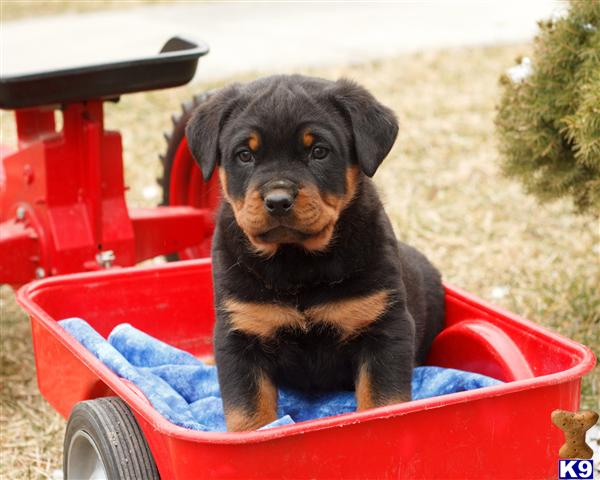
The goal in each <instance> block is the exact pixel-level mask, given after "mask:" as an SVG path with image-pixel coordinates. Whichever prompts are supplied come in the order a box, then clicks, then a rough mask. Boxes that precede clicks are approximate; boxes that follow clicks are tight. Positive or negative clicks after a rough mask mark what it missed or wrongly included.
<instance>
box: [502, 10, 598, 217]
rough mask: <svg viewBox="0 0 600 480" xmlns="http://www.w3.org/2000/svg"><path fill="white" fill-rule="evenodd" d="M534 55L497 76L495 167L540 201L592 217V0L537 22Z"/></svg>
mask: <svg viewBox="0 0 600 480" xmlns="http://www.w3.org/2000/svg"><path fill="white" fill-rule="evenodd" d="M539 25H540V32H539V34H538V36H537V37H536V38H535V41H534V42H535V43H534V53H533V56H532V58H531V60H529V59H522V60H521V61H520V64H519V65H518V66H516V67H513V68H511V69H510V70H509V71H508V73H507V74H506V75H503V76H502V78H501V86H502V99H501V101H500V104H499V106H498V111H497V115H496V126H497V131H498V135H499V139H500V152H501V155H502V162H503V163H502V167H503V171H504V173H505V174H506V175H508V176H510V177H516V178H519V179H521V180H522V181H523V183H524V185H525V187H526V189H527V191H528V192H531V193H533V194H535V195H536V196H537V197H538V198H539V199H541V200H551V199H554V198H558V197H562V196H566V195H570V196H572V197H573V200H574V203H575V206H576V207H577V210H578V211H580V212H591V213H594V214H597V213H599V212H600V0H571V2H570V8H569V11H568V14H567V15H566V16H564V17H563V18H558V19H555V20H551V21H545V22H540V24H539Z"/></svg>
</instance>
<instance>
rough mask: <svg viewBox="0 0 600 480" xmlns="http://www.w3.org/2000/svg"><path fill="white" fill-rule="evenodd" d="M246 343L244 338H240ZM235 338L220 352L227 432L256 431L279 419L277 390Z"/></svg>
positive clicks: (220, 346) (254, 358)
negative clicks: (237, 343)
mask: <svg viewBox="0 0 600 480" xmlns="http://www.w3.org/2000/svg"><path fill="white" fill-rule="evenodd" d="M236 340H237V341H238V342H239V341H242V340H241V339H240V338H238V339H236ZM235 343H236V342H235V341H232V339H231V338H229V339H228V341H226V342H225V344H221V345H219V346H218V348H217V349H216V352H215V353H216V360H217V372H218V375H219V385H220V387H221V397H222V399H223V410H224V412H225V422H226V424H227V430H228V431H230V432H242V431H248V430H256V429H258V428H260V427H264V426H265V425H267V424H269V423H271V422H273V421H275V420H276V419H277V388H276V386H275V384H274V383H273V381H272V380H271V378H270V377H269V375H268V374H267V373H266V372H265V370H264V369H263V368H261V366H260V365H259V363H258V362H257V361H256V356H255V355H252V358H250V357H251V352H252V348H251V347H250V348H248V347H246V348H243V347H242V348H240V347H241V346H240V345H236V344H235Z"/></svg>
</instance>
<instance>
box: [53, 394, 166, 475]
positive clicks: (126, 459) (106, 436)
mask: <svg viewBox="0 0 600 480" xmlns="http://www.w3.org/2000/svg"><path fill="white" fill-rule="evenodd" d="M63 473H64V478H65V480H80V479H112V478H119V479H123V480H137V479H140V478H143V479H145V480H146V479H147V480H158V479H159V478H160V476H159V475H158V470H157V468H156V464H155V463H154V458H152V453H150V449H149V448H148V444H147V443H146V439H145V438H144V434H143V433H142V430H141V429H140V426H139V425H138V423H137V421H136V420H135V417H134V416H133V413H131V410H130V409H129V407H128V406H127V405H126V404H125V402H123V400H121V399H120V398H118V397H107V398H99V399H96V400H87V401H85V402H79V403H78V404H77V405H75V408H73V411H72V412H71V416H70V417H69V422H68V423H67V431H66V433H65V442H64V453H63Z"/></svg>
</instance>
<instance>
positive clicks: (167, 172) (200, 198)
mask: <svg viewBox="0 0 600 480" xmlns="http://www.w3.org/2000/svg"><path fill="white" fill-rule="evenodd" d="M211 94H212V92H208V93H203V94H200V95H196V96H195V97H194V98H193V99H192V100H191V101H189V102H186V103H184V104H183V105H182V106H181V110H182V111H181V114H179V115H173V116H172V117H171V119H172V122H173V129H172V131H171V133H168V134H165V138H166V140H167V152H166V153H165V154H164V155H161V157H160V159H161V162H162V164H163V172H164V173H163V177H162V178H161V179H159V184H160V185H161V186H162V187H163V205H185V206H190V207H195V208H206V209H208V210H210V211H214V210H215V209H216V208H217V205H218V204H219V197H220V190H219V179H218V176H217V175H216V174H215V175H213V176H212V178H211V179H210V180H209V181H208V182H205V181H204V179H203V178H202V172H201V170H200V167H199V166H198V164H197V163H196V161H195V160H194V157H192V154H191V153H190V151H189V148H188V145H187V140H186V138H185V126H186V125H187V122H188V120H189V119H190V117H191V116H192V113H193V111H194V109H195V108H196V107H197V106H198V105H200V104H201V103H202V102H204V101H206V100H207V99H208V98H209V97H210V95H211ZM209 256H210V238H208V239H206V240H205V241H204V242H203V243H202V244H200V245H194V246H192V247H189V248H186V249H184V250H182V251H181V252H178V253H177V254H175V255H168V256H167V258H168V259H169V260H189V259H192V258H202V257H209Z"/></svg>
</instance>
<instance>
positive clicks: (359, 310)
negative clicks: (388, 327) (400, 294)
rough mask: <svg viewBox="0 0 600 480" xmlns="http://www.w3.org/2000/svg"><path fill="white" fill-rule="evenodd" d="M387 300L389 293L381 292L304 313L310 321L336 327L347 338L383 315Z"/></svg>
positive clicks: (336, 302)
mask: <svg viewBox="0 0 600 480" xmlns="http://www.w3.org/2000/svg"><path fill="white" fill-rule="evenodd" d="M388 299H389V292H388V291H387V290H382V291H379V292H375V293H372V294H369V295H365V296H362V297H354V298H348V299H343V300H336V301H334V302H331V303H325V304H322V305H317V306H315V307H311V308H309V309H308V310H306V312H305V313H306V315H307V316H308V317H309V318H310V319H311V320H312V321H315V322H323V323H328V324H330V325H333V326H335V327H338V328H339V329H340V330H341V331H342V332H343V336H344V338H348V337H351V336H352V335H355V334H356V333H358V332H359V331H360V330H362V329H363V328H365V327H367V326H369V325H370V324H371V323H373V322H375V321H376V320H377V319H378V318H379V317H380V316H381V315H383V314H384V313H385V312H386V310H387V308H388Z"/></svg>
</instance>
